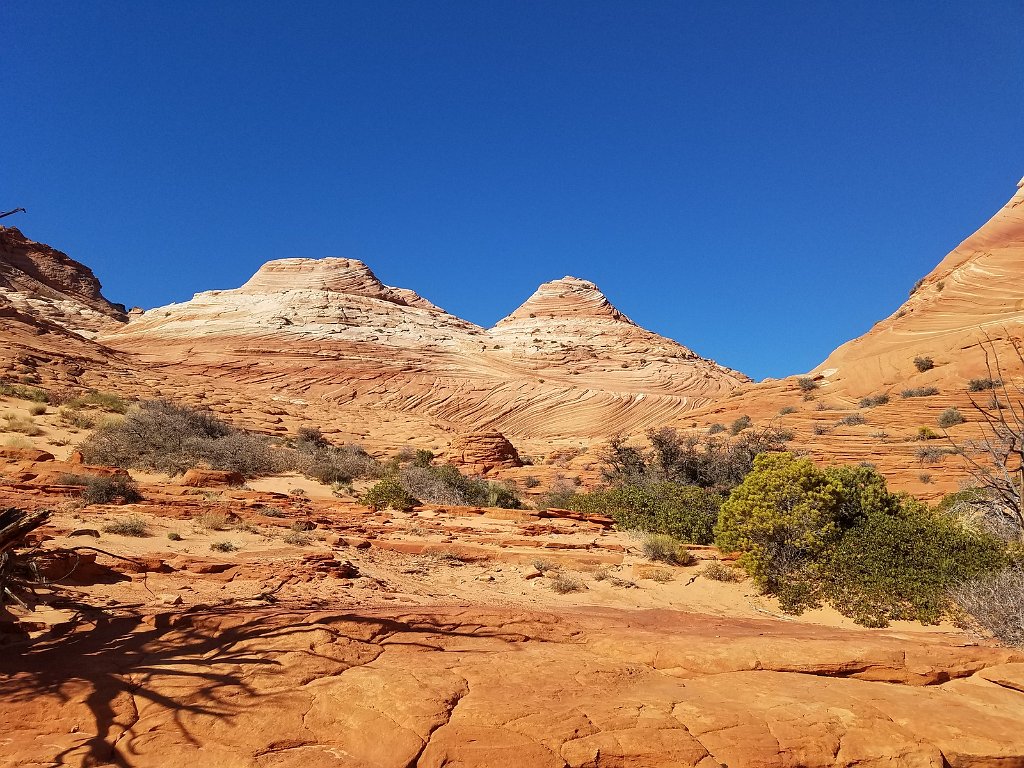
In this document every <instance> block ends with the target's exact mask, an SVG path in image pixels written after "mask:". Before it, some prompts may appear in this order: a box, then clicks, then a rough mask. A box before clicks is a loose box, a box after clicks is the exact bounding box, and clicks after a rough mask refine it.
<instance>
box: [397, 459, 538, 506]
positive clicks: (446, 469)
mask: <svg viewBox="0 0 1024 768" xmlns="http://www.w3.org/2000/svg"><path fill="white" fill-rule="evenodd" d="M395 477H396V478H397V479H398V482H399V483H400V484H401V485H402V487H403V488H405V490H406V491H408V493H409V494H411V495H412V496H415V497H416V498H418V499H421V500H423V501H426V502H429V503H431V504H452V505H459V506H477V507H502V508H504V509H519V508H520V507H521V506H522V502H521V501H520V499H519V497H518V496H517V495H516V492H515V491H514V490H513V489H512V488H510V487H509V486H507V485H504V484H503V483H494V482H490V481H488V480H484V479H483V478H480V477H467V476H466V475H464V474H462V472H460V471H459V469H458V467H455V466H453V465H451V464H444V465H442V466H439V467H435V466H430V465H428V466H419V465H417V464H415V463H413V464H411V465H409V466H405V467H400V468H399V469H398V471H397V474H396V475H395Z"/></svg>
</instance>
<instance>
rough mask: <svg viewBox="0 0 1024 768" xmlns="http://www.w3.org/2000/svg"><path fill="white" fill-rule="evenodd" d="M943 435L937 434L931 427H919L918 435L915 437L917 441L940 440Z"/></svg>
mask: <svg viewBox="0 0 1024 768" xmlns="http://www.w3.org/2000/svg"><path fill="white" fill-rule="evenodd" d="M940 437H942V435H940V434H939V433H938V432H936V431H935V430H934V429H932V428H931V427H918V428H917V434H916V435H915V436H914V439H915V440H938V439H939V438H940Z"/></svg>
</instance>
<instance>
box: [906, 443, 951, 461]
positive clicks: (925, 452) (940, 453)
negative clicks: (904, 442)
mask: <svg viewBox="0 0 1024 768" xmlns="http://www.w3.org/2000/svg"><path fill="white" fill-rule="evenodd" d="M914 455H915V456H917V459H918V461H920V462H921V463H922V464H934V463H936V462H938V461H942V459H944V458H946V456H948V455H949V450H948V449H946V448H939V447H936V446H932V445H923V446H921V447H920V448H918V449H917V450H916V451H915V452H914Z"/></svg>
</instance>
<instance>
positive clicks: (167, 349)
mask: <svg viewBox="0 0 1024 768" xmlns="http://www.w3.org/2000/svg"><path fill="white" fill-rule="evenodd" d="M103 341H104V343H106V344H109V345H110V346H112V347H114V348H116V349H119V350H122V351H124V352H127V353H130V354H132V355H133V356H134V357H135V358H136V359H138V360H139V361H140V362H142V363H144V364H145V365H149V366H157V367H161V366H174V368H175V369H176V370H180V371H187V372H190V373H193V374H195V373H198V374H201V375H203V376H204V377H210V378H211V379H213V380H216V381H217V382H218V385H220V386H245V387H252V388H256V389H257V390H263V391H270V392H274V393H276V394H282V393H286V394H289V395H290V396H294V397H300V398H303V399H304V400H306V401H316V402H321V403H323V404H325V406H326V408H325V418H327V419H330V418H331V416H332V414H334V415H337V416H338V417H339V418H343V417H344V413H342V412H341V411H339V410H338V409H340V408H344V409H347V412H348V413H349V414H350V415H351V413H353V412H354V411H357V410H359V411H363V412H365V411H367V410H370V411H375V412H378V413H379V412H388V413H397V414H406V413H408V414H415V415H418V416H420V417H423V418H426V419H429V420H430V421H431V422H432V423H433V425H434V426H435V428H436V429H438V430H440V431H442V432H448V433H451V432H464V431H478V430H482V429H483V430H486V429H494V430H499V431H501V432H503V433H504V434H506V435H509V436H513V437H535V438H551V437H581V438H582V437H586V438H590V437H594V436H595V435H610V434H613V433H615V432H619V431H623V430H629V429H639V428H645V427H648V426H653V425H655V424H658V423H661V422H663V421H664V420H666V419H667V418H670V417H671V416H673V415H677V414H679V413H682V412H685V411H687V410H690V409H692V408H694V407H697V406H699V405H701V404H704V403H707V402H710V400H711V399H712V398H714V397H717V396H718V395H720V394H722V393H724V392H727V391H729V390H731V389H732V388H734V387H735V386H737V385H738V384H740V383H741V382H743V381H746V380H747V379H746V378H745V377H744V376H742V374H739V373H737V372H735V371H731V370H729V369H726V368H723V367H721V366H718V365H716V364H715V363H713V362H711V361H709V360H704V359H703V358H700V357H699V356H698V355H696V354H695V353H693V352H692V351H691V350H689V349H687V348H686V347H683V346H682V345H680V344H677V343H676V342H674V341H671V340H669V339H665V338H663V337H661V336H658V335H657V334H654V333H651V332H650V331H646V330H644V329H642V328H640V327H639V326H637V325H636V324H634V323H633V322H632V321H630V320H629V319H628V318H626V317H625V316H624V315H622V313H620V312H619V311H618V310H616V309H615V307H613V306H612V305H611V303H610V302H609V301H608V299H607V298H605V297H604V295H603V294H602V293H601V292H600V291H599V290H598V289H597V287H596V286H595V285H594V284H593V283H589V282H586V281H583V280H578V279H576V278H565V279H563V280H556V281H553V282H551V283H546V284H545V285H543V286H541V288H540V289H539V290H538V291H537V293H536V294H534V296H533V297H531V298H530V299H529V300H528V301H527V302H526V303H525V304H524V305H523V306H522V307H520V308H519V309H517V310H516V311H515V312H514V313H513V314H512V315H510V316H509V317H508V318H506V319H504V320H502V321H501V322H500V323H498V324H497V325H496V326H495V327H494V328H492V329H490V330H487V329H484V328H482V327H480V326H477V325H474V324H473V323H470V322H467V321H465V320H462V319H460V318H458V317H455V316H453V315H451V314H449V313H447V312H445V311H444V310H442V309H441V308H439V307H437V306H435V305H434V304H432V303H430V302H429V301H427V300H426V299H424V298H422V297H421V296H419V295H417V294H416V293H414V292H413V291H410V290H407V289H401V288H393V287H391V286H387V285H384V284H383V283H382V282H381V281H380V280H379V279H378V278H377V277H376V276H375V275H374V274H373V272H372V271H371V270H370V269H369V267H367V266H366V265H365V264H363V263H362V262H360V261H356V260H353V259H281V260H277V261H272V262H270V263H268V264H266V265H264V266H263V267H262V268H261V269H260V270H259V271H258V272H257V273H256V274H255V275H254V276H253V278H252V279H250V280H249V281H248V282H247V283H245V285H243V286H242V287H240V288H238V289H235V290H223V291H207V292H204V293H200V294H197V295H196V296H195V297H194V298H193V299H192V300H190V301H187V302H183V303H181V304H172V305H169V306H166V307H159V308H157V309H153V310H149V311H148V312H146V313H144V314H143V315H142V316H140V317H136V318H132V320H131V321H130V323H129V324H128V325H127V326H125V327H123V328H119V329H116V330H115V331H113V332H111V333H108V334H105V335H104V336H103ZM420 426H422V424H421V425H420Z"/></svg>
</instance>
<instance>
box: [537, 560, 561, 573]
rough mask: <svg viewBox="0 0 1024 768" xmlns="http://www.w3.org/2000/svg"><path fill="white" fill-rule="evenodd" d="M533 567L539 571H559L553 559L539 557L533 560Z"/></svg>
mask: <svg viewBox="0 0 1024 768" xmlns="http://www.w3.org/2000/svg"><path fill="white" fill-rule="evenodd" d="M533 567H534V568H536V569H537V573H547V572H548V571H557V570H558V565H557V564H556V563H553V562H552V561H551V560H544V559H537V560H534V561H533Z"/></svg>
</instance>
